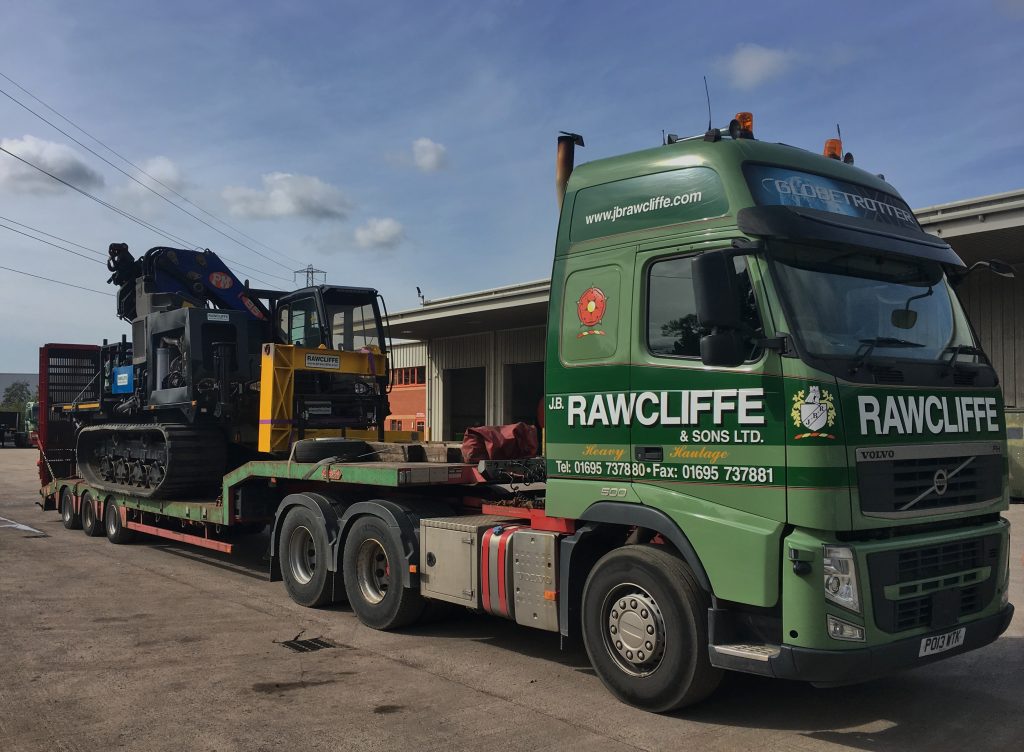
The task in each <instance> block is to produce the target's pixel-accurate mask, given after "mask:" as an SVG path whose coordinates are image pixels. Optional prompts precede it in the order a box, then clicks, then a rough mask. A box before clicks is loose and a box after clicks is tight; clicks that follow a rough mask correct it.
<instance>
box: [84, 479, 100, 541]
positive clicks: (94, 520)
mask: <svg viewBox="0 0 1024 752" xmlns="http://www.w3.org/2000/svg"><path fill="white" fill-rule="evenodd" d="M82 530H83V531H84V532H85V534H86V535H88V536H89V537H90V538H96V537H99V536H101V535H103V522H102V521H101V520H100V518H99V514H98V513H97V511H96V501H95V500H94V499H93V498H92V494H91V493H89V492H88V491H83V492H82Z"/></svg>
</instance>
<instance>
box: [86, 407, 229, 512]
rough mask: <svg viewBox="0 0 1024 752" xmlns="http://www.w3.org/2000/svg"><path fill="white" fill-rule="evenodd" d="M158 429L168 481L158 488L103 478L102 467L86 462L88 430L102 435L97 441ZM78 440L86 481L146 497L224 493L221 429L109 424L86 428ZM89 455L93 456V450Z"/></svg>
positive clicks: (223, 441) (154, 424) (169, 497)
mask: <svg viewBox="0 0 1024 752" xmlns="http://www.w3.org/2000/svg"><path fill="white" fill-rule="evenodd" d="M154 431H159V432H160V434H161V435H162V436H163V438H164V444H165V446H166V450H165V455H164V456H165V457H166V462H165V473H164V480H163V482H162V483H161V484H160V485H159V486H157V487H156V488H139V487H138V486H134V485H131V484H129V483H124V484H122V483H113V482H111V481H107V480H103V478H102V476H101V475H100V474H99V468H98V467H95V466H93V465H92V464H91V463H89V462H84V461H83V456H82V454H83V453H82V451H81V441H82V436H83V435H84V434H86V433H89V434H101V435H100V436H99V437H97V441H103V439H104V438H105V437H106V436H109V435H110V434H112V433H115V432H116V433H120V434H121V435H122V436H124V434H138V435H141V434H143V433H152V432H154ZM90 438H91V437H90ZM78 442H79V448H78V450H77V452H76V454H77V460H78V469H79V472H81V474H82V477H83V478H85V480H86V481H88V482H89V483H90V484H92V485H93V486H96V487H97V488H102V489H104V490H106V491H116V492H119V493H126V494H130V495H132V496H139V497H141V498H144V499H188V498H195V497H204V496H205V497H209V496H217V495H219V494H220V490H221V481H222V479H223V476H224V469H225V453H226V447H225V439H224V434H223V433H221V432H220V431H219V430H218V429H215V428H195V427H193V426H185V425H181V424H174V423H145V424H140V423H126V424H105V425H100V426H88V427H86V428H83V429H82V430H81V432H80V433H79V435H78ZM89 456H90V459H91V453H89Z"/></svg>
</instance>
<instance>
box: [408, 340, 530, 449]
mask: <svg viewBox="0 0 1024 752" xmlns="http://www.w3.org/2000/svg"><path fill="white" fill-rule="evenodd" d="M543 360H544V327H543V326H532V327H527V328H524V329H509V330H504V331H499V332H484V333H482V334H468V335H464V336H460V337H441V338H439V339H434V340H431V341H430V342H428V343H427V425H428V426H430V435H431V436H444V435H446V432H447V430H448V427H447V426H445V425H443V424H444V420H445V399H446V395H445V394H444V372H445V370H446V369H451V368H480V367H483V368H486V369H487V382H486V385H487V401H486V411H487V416H486V420H487V423H488V424H492V425H493V424H497V423H501V422H502V421H503V420H504V417H505V416H504V415H503V410H504V407H505V406H504V394H505V366H506V365H509V364H513V363H539V362H542V361H543ZM448 397H449V398H450V397H451V395H448ZM456 397H457V395H456Z"/></svg>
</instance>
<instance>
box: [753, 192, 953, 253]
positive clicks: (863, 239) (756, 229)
mask: <svg viewBox="0 0 1024 752" xmlns="http://www.w3.org/2000/svg"><path fill="white" fill-rule="evenodd" d="M736 223H737V225H739V228H740V230H741V231H743V232H744V233H746V234H747V235H756V236H760V237H767V238H779V239H783V240H791V241H793V242H799V243H824V244H828V245H831V246H837V245H841V246H859V247H863V248H870V249H872V250H876V251H881V252H883V253H896V254H900V255H903V256H914V257H915V258H922V259H928V260H929V261H938V262H939V263H941V264H948V265H950V266H960V267H962V266H964V262H963V261H962V260H961V259H960V257H959V256H958V255H957V254H956V251H954V250H953V249H952V248H951V247H950V245H949V243H947V242H946V241H944V240H941V239H940V238H937V237H935V236H934V235H929V234H927V233H925V232H921V231H920V230H917V229H913V228H909V227H900V226H897V225H882V226H880V223H878V222H873V221H870V220H867V219H862V218H860V217H851V216H847V215H843V214H835V213H833V212H828V211H822V210H819V209H808V208H805V207H798V206H752V207H747V208H745V209H740V210H739V212H737V214H736Z"/></svg>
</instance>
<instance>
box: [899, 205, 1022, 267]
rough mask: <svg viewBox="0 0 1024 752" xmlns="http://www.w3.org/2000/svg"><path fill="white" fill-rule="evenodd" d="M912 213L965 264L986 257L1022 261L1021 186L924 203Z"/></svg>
mask: <svg viewBox="0 0 1024 752" xmlns="http://www.w3.org/2000/svg"><path fill="white" fill-rule="evenodd" d="M914 215H915V216H916V217H917V221H918V222H920V223H921V227H923V228H924V231H925V232H930V233H932V234H933V235H938V236H939V237H940V238H942V239H944V240H945V241H946V242H948V243H949V244H950V245H951V246H953V250H955V251H956V252H957V253H958V254H959V255H960V257H961V258H962V259H963V260H964V261H965V262H967V263H968V264H970V263H972V262H974V261H978V260H979V259H988V258H1000V259H1003V260H1004V261H1008V262H1010V263H1013V264H1018V263H1024V189H1020V190H1016V191H1008V192H1007V193H995V194H992V195H991V196H979V197H977V198H968V199H962V200H960V201H951V202H949V203H948V204H937V205H935V206H926V207H925V208H923V209H917V210H915V211H914Z"/></svg>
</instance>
